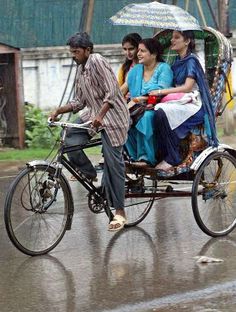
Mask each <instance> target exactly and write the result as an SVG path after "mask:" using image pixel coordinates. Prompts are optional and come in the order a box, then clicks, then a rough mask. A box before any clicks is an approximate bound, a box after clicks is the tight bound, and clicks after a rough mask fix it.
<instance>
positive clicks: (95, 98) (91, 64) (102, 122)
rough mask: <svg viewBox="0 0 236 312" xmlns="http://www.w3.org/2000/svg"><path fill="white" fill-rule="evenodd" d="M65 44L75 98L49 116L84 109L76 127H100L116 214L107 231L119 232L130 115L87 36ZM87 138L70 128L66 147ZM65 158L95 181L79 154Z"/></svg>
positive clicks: (108, 193) (85, 132) (123, 219)
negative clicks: (74, 71)
mask: <svg viewBox="0 0 236 312" xmlns="http://www.w3.org/2000/svg"><path fill="white" fill-rule="evenodd" d="M67 44H68V45H69V47H70V52H71V54H72V55H73V59H74V61H75V62H76V63H77V65H78V71H77V77H76V85H75V88H76V90H75V97H74V99H73V100H72V101H70V102H69V103H68V104H67V105H65V106H62V107H59V108H57V109H56V110H55V111H54V112H53V113H51V115H50V118H51V119H52V120H53V121H54V120H56V119H57V116H58V115H60V114H64V113H68V112H73V113H77V112H78V111H80V110H82V109H83V108H85V107H86V108H87V110H86V112H82V114H81V115H80V118H78V119H77V120H76V123H83V122H86V121H89V120H92V125H93V126H94V127H95V128H100V127H102V130H101V139H102V146H103V155H104V173H103V179H102V183H103V186H104V187H105V192H106V197H107V200H108V204H109V206H110V207H113V208H114V209H115V210H116V212H115V216H114V218H113V220H112V221H111V222H110V224H109V226H108V230H109V231H118V230H120V229H122V228H123V227H124V225H125V223H126V222H127V220H126V216H125V211H124V199H125V164H124V159H123V145H124V143H125V142H126V139H127V132H128V128H129V111H128V108H127V105H126V103H125V99H124V97H123V95H122V94H121V91H120V89H119V85H118V83H117V80H116V77H115V75H114V73H113V71H112V68H111V66H110V65H109V63H108V62H107V61H106V59H105V58H104V57H102V56H101V55H100V54H97V53H93V43H92V42H91V40H90V37H89V35H88V34H87V33H85V32H79V33H76V34H75V35H73V36H72V37H70V38H69V39H68V41H67ZM90 138H91V137H90V135H89V133H88V130H85V129H78V128H70V129H68V132H67V137H66V140H65V143H66V145H68V146H69V145H76V144H85V143H86V142H88V141H89V139H90ZM68 158H69V160H70V162H71V163H72V165H73V166H74V168H75V169H78V170H80V171H81V172H82V173H83V174H84V175H85V176H86V177H87V178H91V179H93V178H95V177H96V175H97V174H96V170H95V168H94V167H93V165H92V163H91V162H90V160H89V159H88V157H87V156H86V154H85V153H84V152H83V151H82V150H80V151H74V152H71V153H68Z"/></svg>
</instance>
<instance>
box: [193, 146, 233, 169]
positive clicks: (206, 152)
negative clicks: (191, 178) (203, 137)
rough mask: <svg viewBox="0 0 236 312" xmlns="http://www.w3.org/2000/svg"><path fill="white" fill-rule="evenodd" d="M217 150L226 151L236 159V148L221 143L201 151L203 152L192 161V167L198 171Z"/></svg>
mask: <svg viewBox="0 0 236 312" xmlns="http://www.w3.org/2000/svg"><path fill="white" fill-rule="evenodd" d="M216 152H226V153H229V154H231V155H232V156H233V157H235V159H236V150H235V149H233V148H232V147H231V146H229V145H226V144H219V145H218V146H217V147H212V146H210V147H208V148H206V149H205V150H204V151H202V152H201V154H200V155H199V156H198V157H197V158H196V159H195V160H194V162H193V163H192V165H191V167H190V169H191V170H194V171H197V170H198V169H199V167H200V166H201V164H202V163H203V161H204V160H205V159H206V158H207V157H208V156H209V155H211V154H213V153H216Z"/></svg>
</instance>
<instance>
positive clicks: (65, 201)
mask: <svg viewBox="0 0 236 312" xmlns="http://www.w3.org/2000/svg"><path fill="white" fill-rule="evenodd" d="M54 173H55V168H53V167H49V166H47V165H36V166H33V167H27V168H25V169H24V170H23V171H22V172H20V173H19V175H18V176H17V177H16V178H15V180H14V181H13V183H12V184H11V186H10V189H9V191H8V194H7V198H6V202H5V207H4V219H5V225H6V230H7V233H8V236H9V238H10V240H11V241H12V243H13V244H14V245H15V247H17V248H18V249H19V250H20V251H21V252H23V253H25V254H27V255H31V256H36V255H42V254H45V253H47V252H49V251H50V250H52V249H53V248H55V247H56V245H57V244H58V243H59V242H60V240H61V239H62V237H63V236H64V234H65V231H66V230H67V229H69V228H70V224H71V219H72V215H73V199H72V195H71V191H70V188H69V186H68V183H67V182H66V179H65V177H64V176H63V175H61V176H60V178H59V179H57V180H56V179H55V178H54Z"/></svg>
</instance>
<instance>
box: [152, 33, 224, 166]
mask: <svg viewBox="0 0 236 312" xmlns="http://www.w3.org/2000/svg"><path fill="white" fill-rule="evenodd" d="M194 47H195V43H194V36H193V32H192V31H183V32H179V31H173V35H172V39H171V49H172V50H175V51H176V52H177V53H178V57H177V59H176V61H175V62H174V64H173V65H172V70H173V73H174V84H175V86H176V87H175V88H170V89H162V90H160V89H159V90H155V91H152V92H150V94H152V95H159V96H163V95H164V96H166V95H168V94H173V93H175V94H176V93H184V94H185V95H184V97H183V98H182V99H181V100H180V101H171V102H166V103H163V104H157V105H156V106H155V109H156V110H155V114H154V115H155V116H154V127H155V129H156V130H157V134H156V138H157V142H158V149H159V150H160V151H161V153H162V161H161V162H160V163H159V164H158V165H157V166H156V169H159V170H164V171H168V170H171V169H172V168H173V166H176V165H179V164H180V163H181V162H182V161H183V160H182V159H181V154H180V140H181V139H183V138H185V137H186V136H187V135H188V134H189V133H190V131H191V130H192V129H193V128H194V127H195V126H197V125H200V124H203V123H205V130H206V132H207V136H208V141H209V144H210V145H215V146H216V145H217V144H218V140H217V137H216V131H215V117H214V111H213V106H212V102H211V96H210V93H209V87H208V84H207V82H206V78H205V74H204V71H203V69H202V67H201V65H200V63H199V60H198V58H197V56H196V55H194V54H193V53H192V52H193V50H194ZM160 160H161V159H160Z"/></svg>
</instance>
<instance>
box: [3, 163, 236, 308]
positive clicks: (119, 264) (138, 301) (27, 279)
mask: <svg viewBox="0 0 236 312" xmlns="http://www.w3.org/2000/svg"><path fill="white" fill-rule="evenodd" d="M15 169H16V168H10V170H3V171H2V172H1V176H0V200H1V211H0V213H1V215H0V236H1V239H0V250H1V253H0V295H1V299H0V311H1V312H15V311H17V312H18V311H19V312H24V311H34V312H41V311H57V312H78V311H79V312H80V311H81V312H93V311H94V312H95V311H96V312H99V311H104V312H105V311H107V312H108V311H109V312H111V311H112V312H113V311H114V312H126V311H127V312H132V311H135V312H151V311H161V312H162V311H178V312H180V311H187V312H190V311H198V312H199V311H206V312H210V311H211V312H213V311H214V312H216V311H217V312H218V311H227V312H233V311H236V297H235V292H236V230H235V231H234V232H233V234H231V235H229V236H228V237H227V238H224V239H211V238H210V237H208V236H206V235H205V234H204V233H203V232H202V231H201V230H200V229H199V228H198V226H197V224H196V222H195V220H194V217H193V214H192V211H191V204H190V199H178V198H177V199H176V198H174V199H163V200H161V201H158V202H157V203H156V204H155V206H154V207H153V208H152V210H151V212H150V214H149V215H148V216H147V218H146V219H145V220H144V221H143V222H142V223H141V224H140V226H138V227H135V228H132V229H129V230H124V231H121V232H119V233H116V234H113V233H110V232H108V231H107V230H106V228H107V219H106V216H105V215H103V214H100V215H95V214H93V213H92V212H90V211H89V209H88V207H87V198H86V193H85V192H84V191H83V189H82V187H81V186H80V185H79V184H78V183H76V182H73V184H72V189H73V195H74V200H75V215H74V219H73V225H72V230H71V231H68V232H67V233H66V235H65V236H64V238H63V240H62V241H61V242H60V243H59V245H58V246H57V247H56V248H55V249H54V250H53V251H52V252H50V254H48V255H47V256H40V257H28V256H26V255H24V254H22V253H20V252H19V251H18V250H17V249H16V248H15V247H14V246H13V245H12V244H11V243H10V241H9V239H8V237H7V234H6V232H5V228H4V222H3V218H2V214H3V202H4V198H5V192H6V190H7V188H8V186H9V183H10V181H11V180H12V176H13V175H14V173H15ZM198 255H206V256H210V257H217V258H221V259H223V260H224V261H223V262H222V263H210V264H198V263H196V259H194V257H195V256H198Z"/></svg>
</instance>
